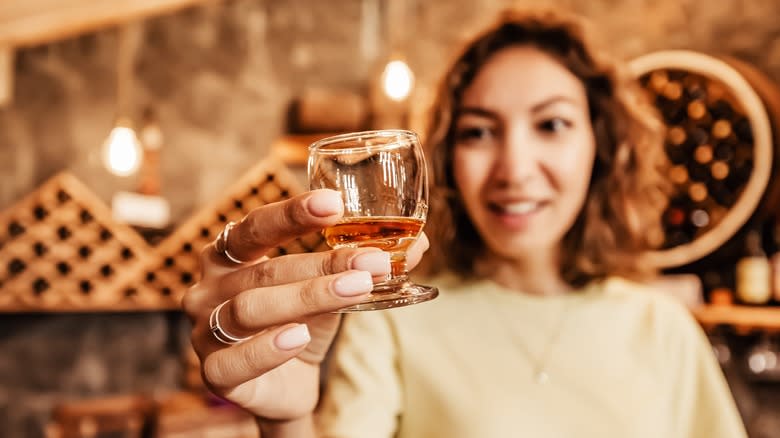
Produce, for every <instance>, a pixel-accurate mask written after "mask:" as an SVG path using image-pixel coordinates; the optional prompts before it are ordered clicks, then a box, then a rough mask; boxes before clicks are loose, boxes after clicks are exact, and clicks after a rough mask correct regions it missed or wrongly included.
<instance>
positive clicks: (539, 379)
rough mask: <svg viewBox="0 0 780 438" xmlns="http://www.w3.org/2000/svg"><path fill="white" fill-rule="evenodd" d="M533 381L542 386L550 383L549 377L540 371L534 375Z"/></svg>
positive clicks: (543, 371)
mask: <svg viewBox="0 0 780 438" xmlns="http://www.w3.org/2000/svg"><path fill="white" fill-rule="evenodd" d="M534 380H535V381H536V383H537V384H539V385H544V384H546V383H547V382H549V381H550V375H549V374H547V372H546V371H545V370H541V371H538V372H537V373H536V375H535V376H534Z"/></svg>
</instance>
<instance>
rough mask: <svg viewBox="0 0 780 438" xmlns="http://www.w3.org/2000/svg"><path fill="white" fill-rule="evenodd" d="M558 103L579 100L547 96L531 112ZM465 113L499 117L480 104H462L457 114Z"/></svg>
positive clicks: (561, 96) (560, 96)
mask: <svg viewBox="0 0 780 438" xmlns="http://www.w3.org/2000/svg"><path fill="white" fill-rule="evenodd" d="M557 103H569V104H572V105H576V104H577V103H578V102H577V100H575V99H574V98H571V97H569V96H564V95H556V96H552V97H550V98H547V99H545V100H543V101H541V102H539V103H537V104H535V105H534V106H532V107H531V112H539V111H541V110H543V109H545V108H547V107H549V106H552V105H555V104H557ZM464 115H474V116H479V117H486V118H490V119H497V118H498V114H496V112H495V111H491V110H489V109H487V108H483V107H479V106H462V107H460V108H458V112H457V116H458V117H462V116H464Z"/></svg>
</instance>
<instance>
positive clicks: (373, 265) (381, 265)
mask: <svg viewBox="0 0 780 438" xmlns="http://www.w3.org/2000/svg"><path fill="white" fill-rule="evenodd" d="M352 269H357V270H358V271H368V272H370V273H371V274H372V275H384V274H389V273H390V254H388V253H386V252H384V251H371V252H366V253H363V254H360V255H358V256H355V258H353V259H352Z"/></svg>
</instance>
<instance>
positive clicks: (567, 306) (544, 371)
mask: <svg viewBox="0 0 780 438" xmlns="http://www.w3.org/2000/svg"><path fill="white" fill-rule="evenodd" d="M571 306H572V303H571V300H570V299H565V300H564V302H563V305H562V309H561V311H560V316H559V318H558V321H557V322H556V324H555V326H554V327H553V330H552V332H551V333H550V336H549V338H548V339H547V342H545V343H544V344H543V345H544V350H543V351H542V354H541V355H539V357H536V356H534V355H533V353H531V350H530V349H529V348H528V346H527V345H526V344H524V343H523V342H521V341H520V339H519V337H518V336H517V334H515V333H514V331H512V330H511V329H512V325H511V324H510V323H509V317H508V316H507V315H505V314H504V310H503V309H498V311H497V313H499V314H500V315H501V316H500V317H501V319H502V320H503V322H504V324H505V326H506V327H508V328H509V329H510V334H511V338H512V342H513V343H514V344H515V345H516V346H517V347H518V348H519V349H520V350H521V351H522V352H523V353H524V354H525V355H526V357H527V358H528V360H529V361H530V362H531V376H532V378H533V381H534V382H536V383H537V384H539V385H545V384H547V383H548V382H549V381H550V379H551V375H550V372H549V369H548V367H547V365H548V363H547V360H548V359H549V356H550V353H551V352H552V350H553V347H554V346H555V344H557V342H558V339H559V338H560V336H561V333H562V332H563V327H564V326H565V325H566V324H565V323H566V321H567V320H568V319H569V318H567V315H568V314H569V313H570V310H571ZM499 307H503V306H499Z"/></svg>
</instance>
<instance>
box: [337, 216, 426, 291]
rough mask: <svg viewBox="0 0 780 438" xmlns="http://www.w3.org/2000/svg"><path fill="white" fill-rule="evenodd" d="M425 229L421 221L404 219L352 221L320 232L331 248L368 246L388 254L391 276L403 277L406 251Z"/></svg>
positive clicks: (385, 217)
mask: <svg viewBox="0 0 780 438" xmlns="http://www.w3.org/2000/svg"><path fill="white" fill-rule="evenodd" d="M423 225H425V221H424V220H422V219H414V218H407V217H388V216H376V217H353V218H347V219H344V220H343V221H341V222H339V223H338V224H336V225H334V226H332V227H328V228H326V229H325V230H324V231H323V234H324V235H325V241H327V242H328V245H330V247H331V248H344V247H350V248H360V247H365V246H371V247H375V248H380V249H382V250H384V251H387V252H389V253H390V261H391V265H392V268H393V271H392V275H393V277H396V276H398V275H404V274H405V273H406V250H407V249H408V248H409V246H410V245H411V244H412V242H414V240H415V239H416V238H417V235H418V234H420V231H421V230H422V228H423Z"/></svg>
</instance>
